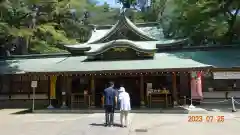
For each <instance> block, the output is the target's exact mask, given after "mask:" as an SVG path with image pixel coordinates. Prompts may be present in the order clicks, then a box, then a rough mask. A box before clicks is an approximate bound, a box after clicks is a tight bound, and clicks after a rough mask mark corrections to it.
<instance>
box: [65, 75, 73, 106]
mask: <svg viewBox="0 0 240 135" xmlns="http://www.w3.org/2000/svg"><path fill="white" fill-rule="evenodd" d="M71 96H72V76H68V77H66V97H67V98H66V100H67V103H68V107H70V105H71V104H72V103H71Z"/></svg>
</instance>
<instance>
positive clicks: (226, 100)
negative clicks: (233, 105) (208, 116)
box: [186, 98, 231, 104]
mask: <svg viewBox="0 0 240 135" xmlns="http://www.w3.org/2000/svg"><path fill="white" fill-rule="evenodd" d="M186 99H188V100H190V101H195V102H200V103H205V104H214V103H215V104H217V103H224V102H228V101H231V100H230V99H225V100H222V101H215V102H203V101H199V100H193V99H190V98H186Z"/></svg>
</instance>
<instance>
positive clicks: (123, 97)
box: [119, 87, 131, 127]
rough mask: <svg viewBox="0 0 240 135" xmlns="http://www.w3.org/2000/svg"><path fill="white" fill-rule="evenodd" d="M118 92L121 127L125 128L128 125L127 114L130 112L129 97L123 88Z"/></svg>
mask: <svg viewBox="0 0 240 135" xmlns="http://www.w3.org/2000/svg"><path fill="white" fill-rule="evenodd" d="M119 91H120V92H121V93H120V94H119V102H120V119H121V126H122V127H127V125H128V114H129V111H130V110H131V103H130V96H129V94H128V93H127V92H126V91H125V88H124V87H120V89H119ZM124 119H125V126H124V125H123V120H124Z"/></svg>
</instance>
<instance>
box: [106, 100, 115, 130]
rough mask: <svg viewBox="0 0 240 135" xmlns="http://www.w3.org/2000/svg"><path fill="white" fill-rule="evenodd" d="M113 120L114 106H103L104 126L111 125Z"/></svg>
mask: <svg viewBox="0 0 240 135" xmlns="http://www.w3.org/2000/svg"><path fill="white" fill-rule="evenodd" d="M113 119H114V106H113V105H105V124H106V125H108V126H111V125H113Z"/></svg>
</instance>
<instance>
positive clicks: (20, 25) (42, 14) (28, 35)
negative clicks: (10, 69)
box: [0, 0, 116, 54]
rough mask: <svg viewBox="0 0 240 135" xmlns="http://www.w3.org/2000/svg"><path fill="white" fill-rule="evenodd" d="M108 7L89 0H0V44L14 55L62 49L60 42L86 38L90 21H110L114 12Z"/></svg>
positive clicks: (71, 42) (78, 41)
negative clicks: (95, 15)
mask: <svg viewBox="0 0 240 135" xmlns="http://www.w3.org/2000/svg"><path fill="white" fill-rule="evenodd" d="M107 6H108V5H106V4H105V5H104V6H99V7H97V6H96V3H93V2H91V3H89V2H88V0H17V1H16V0H2V1H1V3H0V16H1V18H0V34H1V36H0V45H1V46H2V48H5V50H7V51H10V52H12V53H13V54H27V53H52V52H64V47H63V45H67V44H77V43H81V42H85V41H86V40H88V38H89V36H90V35H91V30H92V27H90V25H89V24H91V23H93V24H95V23H99V22H101V23H102V24H104V23H105V22H111V23H112V22H113V20H114V17H115V16H116V12H112V11H110V10H109V8H108V7H107ZM107 9H108V10H107ZM94 14H98V16H97V17H92V16H93V15H94ZM99 14H100V16H99ZM92 18H96V19H92ZM105 18H109V19H105Z"/></svg>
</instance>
